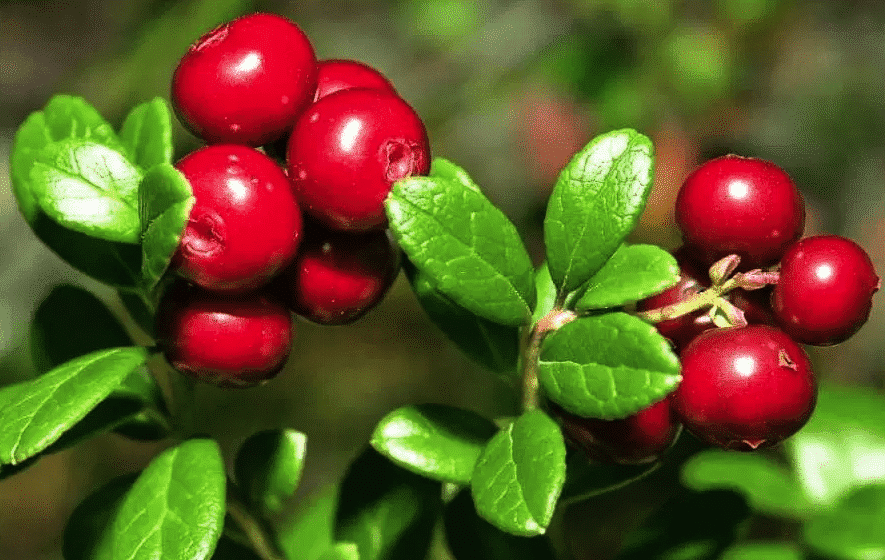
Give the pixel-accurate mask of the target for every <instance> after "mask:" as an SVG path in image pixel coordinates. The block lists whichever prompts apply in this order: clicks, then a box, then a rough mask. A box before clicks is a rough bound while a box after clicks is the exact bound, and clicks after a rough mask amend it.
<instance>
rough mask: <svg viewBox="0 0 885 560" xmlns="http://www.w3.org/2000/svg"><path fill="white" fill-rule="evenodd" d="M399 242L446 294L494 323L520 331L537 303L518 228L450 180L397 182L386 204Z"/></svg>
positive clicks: (478, 194) (474, 193)
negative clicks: (517, 327) (516, 327)
mask: <svg viewBox="0 0 885 560" xmlns="http://www.w3.org/2000/svg"><path fill="white" fill-rule="evenodd" d="M386 207H387V216H388V218H389V219H390V229H391V231H392V232H393V235H394V237H395V238H396V240H397V242H398V243H399V245H400V247H402V249H403V251H405V253H406V255H408V257H409V260H411V261H412V262H413V263H414V264H415V265H416V266H417V267H418V268H419V269H420V270H421V271H422V272H425V273H426V274H427V275H428V276H429V277H430V279H431V281H432V282H433V284H434V285H435V286H436V288H437V289H438V290H439V291H441V292H442V293H443V294H445V295H446V296H448V297H449V298H451V299H452V300H453V301H454V302H455V303H457V304H458V305H460V306H461V307H464V308H465V309H467V310H469V311H471V312H472V313H474V314H476V315H479V316H480V317H483V318H485V319H488V320H490V321H494V322H496V323H501V324H503V325H514V326H519V325H523V324H525V323H526V322H528V320H529V317H530V316H531V312H532V308H533V307H534V303H535V289H534V284H533V276H532V272H533V271H532V263H531V259H530V258H529V255H528V253H527V252H526V250H525V247H524V246H523V244H522V239H520V237H519V233H518V232H517V231H516V227H515V226H514V225H513V224H512V223H511V222H510V220H508V219H507V216H505V215H504V214H503V213H502V212H501V211H500V210H498V209H497V208H495V206H494V205H492V203H491V202H489V200H488V199H487V198H486V197H485V196H483V194H482V193H481V192H479V191H478V190H474V189H472V188H470V187H466V186H464V185H463V184H462V183H460V182H456V181H454V180H450V179H441V178H434V177H410V178H407V179H403V180H400V181H397V182H396V183H395V184H394V186H393V190H392V191H391V193H390V194H389V195H388V197H387V201H386Z"/></svg>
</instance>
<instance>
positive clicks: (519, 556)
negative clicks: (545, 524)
mask: <svg viewBox="0 0 885 560" xmlns="http://www.w3.org/2000/svg"><path fill="white" fill-rule="evenodd" d="M444 521H445V534H446V543H447V544H448V545H449V550H450V551H451V553H452V556H453V557H454V558H455V560H555V558H556V557H555V556H554V555H553V551H552V550H551V548H550V543H549V541H548V540H547V537H544V536H537V537H529V538H525V537H517V536H514V535H511V534H509V533H505V532H503V531H499V530H498V529H496V528H495V527H494V526H492V525H491V524H490V523H489V522H488V521H486V520H484V519H482V518H481V517H480V516H479V515H478V514H477V513H476V509H475V508H474V506H473V499H472V498H471V497H470V492H469V491H467V490H463V491H461V492H459V493H458V495H457V496H455V498H454V499H453V500H452V501H451V502H449V503H448V504H446V510H445V517H444Z"/></svg>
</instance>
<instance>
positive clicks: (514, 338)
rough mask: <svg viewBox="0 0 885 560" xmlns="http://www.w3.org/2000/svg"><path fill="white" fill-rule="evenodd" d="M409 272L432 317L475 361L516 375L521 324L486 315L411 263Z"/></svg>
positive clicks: (407, 266) (418, 294)
mask: <svg viewBox="0 0 885 560" xmlns="http://www.w3.org/2000/svg"><path fill="white" fill-rule="evenodd" d="M403 268H404V270H405V271H406V276H407V277H408V278H409V282H411V284H412V290H413V291H414V292H415V296H416V297H417V298H418V301H419V303H420V304H421V307H422V308H423V309H424V312H425V313H427V316H428V317H430V320H431V321H433V323H434V324H435V325H436V326H437V327H439V329H440V330H442V332H443V333H444V334H445V335H446V336H447V337H448V338H449V340H451V341H452V342H454V343H455V345H456V346H457V347H458V348H459V349H460V350H461V351H462V352H464V354H466V355H467V356H468V357H470V358H471V359H472V360H473V361H475V362H476V363H478V364H479V365H481V366H483V367H485V368H486V369H488V370H490V371H493V372H496V373H501V374H505V375H510V376H513V375H515V373H516V366H517V362H518V360H519V328H518V327H514V326H507V325H500V324H498V323H493V322H492V321H489V320H488V319H483V318H482V317H479V316H477V315H475V314H474V313H472V312H470V311H468V310H467V309H465V308H463V307H461V306H460V305H458V304H457V303H455V302H454V301H452V300H451V299H450V298H448V297H447V296H445V295H443V294H442V293H441V292H440V291H439V290H437V289H436V288H435V285H434V284H433V282H432V280H431V279H430V278H429V277H428V275H427V274H426V273H424V272H421V271H420V270H418V269H416V268H415V267H414V266H412V265H411V264H406V265H405V266H404V267H403Z"/></svg>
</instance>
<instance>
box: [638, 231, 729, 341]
mask: <svg viewBox="0 0 885 560" xmlns="http://www.w3.org/2000/svg"><path fill="white" fill-rule="evenodd" d="M673 256H674V257H676V262H677V263H678V264H679V282H677V283H676V284H675V285H673V286H671V287H669V288H667V289H666V290H664V291H663V292H661V293H659V294H657V295H654V296H651V297H649V298H646V299H644V300H641V301H639V302H637V303H636V309H637V311H648V310H651V309H659V308H661V307H666V306H668V305H672V304H674V303H680V302H682V301H685V300H687V299H689V298H690V297H692V296H694V295H696V294H698V293H699V292H701V291H702V290H704V289H706V288H707V287H708V286H709V285H710V280H709V278H708V275H707V272H706V271H705V270H703V268H702V267H701V266H699V265H698V264H697V263H696V262H694V259H693V258H692V256H691V254H690V252H689V251H688V250H687V249H686V248H685V247H680V248H679V249H677V250H676V252H675V253H674V254H673ZM707 311H708V310H707V309H699V310H697V311H692V312H691V313H687V314H685V315H681V316H679V317H676V318H675V319H668V320H666V321H661V322H659V323H657V324H655V328H657V330H658V332H659V333H661V335H662V336H664V337H665V338H667V339H669V340H670V342H671V343H672V345H673V348H674V350H676V351H677V352H678V351H679V350H680V349H682V348H684V347H685V346H686V345H687V344H688V343H689V342H691V341H692V340H694V338H695V337H696V336H697V335H699V334H701V333H702V332H704V331H706V330H708V329H712V328H713V327H715V325H714V324H713V321H712V319H710V316H709V315H708V314H707Z"/></svg>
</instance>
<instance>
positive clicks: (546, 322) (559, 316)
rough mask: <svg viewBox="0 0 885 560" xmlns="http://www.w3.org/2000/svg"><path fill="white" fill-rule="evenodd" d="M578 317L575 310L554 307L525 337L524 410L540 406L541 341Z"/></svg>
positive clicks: (523, 350)
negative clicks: (539, 371)
mask: <svg viewBox="0 0 885 560" xmlns="http://www.w3.org/2000/svg"><path fill="white" fill-rule="evenodd" d="M576 318H577V315H575V313H574V312H573V311H569V310H567V309H562V308H561V307H558V306H557V307H554V308H553V309H551V310H550V312H549V313H547V314H546V315H544V316H543V317H541V319H540V320H539V321H538V322H537V324H535V326H534V327H532V329H531V330H530V331H529V333H528V336H526V337H525V338H524V339H523V342H522V345H521V356H522V409H523V411H529V410H534V409H536V408H538V404H539V400H540V397H539V394H538V360H539V359H540V357H541V343H542V342H543V341H544V337H545V336H547V334H548V333H549V332H550V331H554V330H556V329H558V328H560V327H561V326H563V325H565V324H566V323H569V322H571V321H573V320H575V319H576Z"/></svg>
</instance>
